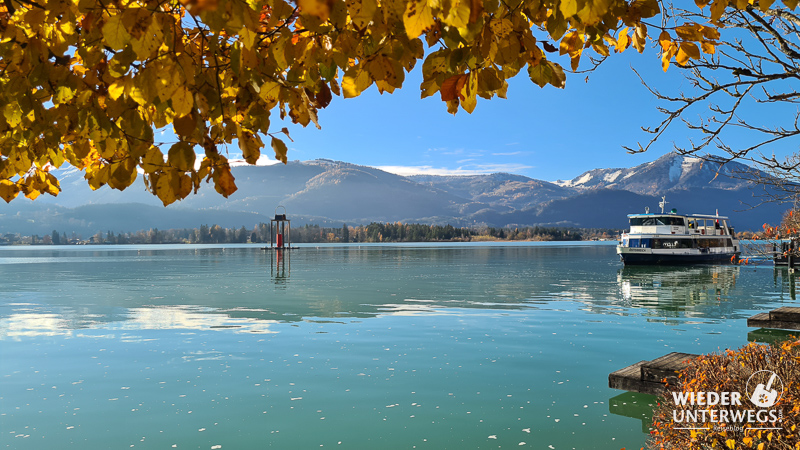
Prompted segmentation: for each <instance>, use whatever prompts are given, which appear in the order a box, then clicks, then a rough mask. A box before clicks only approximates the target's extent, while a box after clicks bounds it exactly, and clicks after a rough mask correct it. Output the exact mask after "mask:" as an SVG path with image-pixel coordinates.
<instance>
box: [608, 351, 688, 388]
mask: <svg viewBox="0 0 800 450" xmlns="http://www.w3.org/2000/svg"><path fill="white" fill-rule="evenodd" d="M697 356H698V355H695V354H692V353H678V352H672V353H670V354H668V355H664V356H662V357H660V358H656V359H654V360H652V361H639V362H637V363H636V364H632V365H630V366H628V367H625V368H623V369H620V370H617V371H616V372H611V373H610V374H609V375H608V387H610V388H612V389H622V390H624V391H632V392H640V393H642V394H651V395H659V394H661V393H662V392H664V388H665V386H666V384H665V383H664V380H665V379H666V380H667V383H669V384H675V382H676V381H677V378H678V374H677V372H678V371H680V370H682V369H684V368H686V367H687V366H688V361H689V360H690V359H692V358H696V357H697Z"/></svg>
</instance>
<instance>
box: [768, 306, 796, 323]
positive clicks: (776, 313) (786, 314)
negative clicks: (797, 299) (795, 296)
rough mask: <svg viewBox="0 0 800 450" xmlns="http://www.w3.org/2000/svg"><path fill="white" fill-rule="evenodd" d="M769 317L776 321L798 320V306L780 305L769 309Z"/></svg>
mask: <svg viewBox="0 0 800 450" xmlns="http://www.w3.org/2000/svg"><path fill="white" fill-rule="evenodd" d="M769 318H770V319H771V320H777V321H778V322H800V308H797V307H792V306H782V307H780V308H778V309H773V310H772V311H770V312H769Z"/></svg>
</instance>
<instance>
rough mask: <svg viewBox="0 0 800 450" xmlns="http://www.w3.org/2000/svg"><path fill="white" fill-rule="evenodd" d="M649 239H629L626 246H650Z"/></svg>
mask: <svg viewBox="0 0 800 450" xmlns="http://www.w3.org/2000/svg"><path fill="white" fill-rule="evenodd" d="M650 245H651V239H631V240H630V242H629V244H628V247H633V248H650Z"/></svg>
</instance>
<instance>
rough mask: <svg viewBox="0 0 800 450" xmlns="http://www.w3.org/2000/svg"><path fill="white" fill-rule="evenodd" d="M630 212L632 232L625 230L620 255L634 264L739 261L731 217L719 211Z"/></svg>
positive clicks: (625, 262) (663, 204) (620, 245)
mask: <svg viewBox="0 0 800 450" xmlns="http://www.w3.org/2000/svg"><path fill="white" fill-rule="evenodd" d="M666 203H667V202H666V199H665V198H664V197H662V201H661V203H659V206H660V207H661V214H655V213H650V212H649V210H648V209H645V213H644V214H630V215H628V218H629V219H630V226H631V228H630V231H628V232H627V233H622V236H620V242H619V245H617V254H618V255H619V256H620V258H621V259H622V262H623V263H624V264H626V265H633V264H660V265H670V264H720V263H722V264H725V263H732V262H735V261H737V260H738V258H739V253H740V252H741V251H740V247H739V241H738V240H737V239H736V235H735V233H734V230H733V227H732V226H731V225H730V224H729V222H728V218H727V217H725V216H720V215H719V214H714V215H705V214H690V215H683V214H678V213H677V211H676V210H674V209H673V210H672V211H671V212H669V213H664V206H665V205H666Z"/></svg>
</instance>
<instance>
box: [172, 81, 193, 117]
mask: <svg viewBox="0 0 800 450" xmlns="http://www.w3.org/2000/svg"><path fill="white" fill-rule="evenodd" d="M171 99H172V110H173V111H175V115H176V116H185V115H188V114H189V113H191V112H192V107H194V98H192V93H191V92H189V89H187V88H186V86H180V87H179V88H178V89H175V92H173V93H172V97H171Z"/></svg>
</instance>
